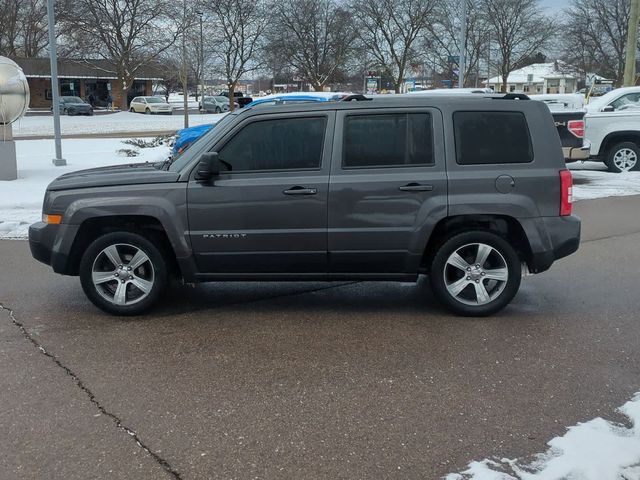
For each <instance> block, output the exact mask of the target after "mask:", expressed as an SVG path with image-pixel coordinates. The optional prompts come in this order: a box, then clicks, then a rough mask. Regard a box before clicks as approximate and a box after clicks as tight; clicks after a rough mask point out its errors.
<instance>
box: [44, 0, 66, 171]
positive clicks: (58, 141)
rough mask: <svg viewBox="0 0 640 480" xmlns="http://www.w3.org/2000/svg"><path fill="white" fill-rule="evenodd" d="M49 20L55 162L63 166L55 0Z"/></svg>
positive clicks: (50, 4) (50, 2) (49, 9)
mask: <svg viewBox="0 0 640 480" xmlns="http://www.w3.org/2000/svg"><path fill="white" fill-rule="evenodd" d="M47 21H48V23H49V57H50V61H51V98H52V100H53V138H54V142H55V145H56V156H55V158H54V159H53V164H54V165H55V166H56V167H63V166H65V165H66V164H67V161H66V160H65V159H64V158H62V138H61V136H60V96H59V90H58V89H59V86H58V51H57V48H58V47H57V45H56V19H55V14H54V11H53V0H47Z"/></svg>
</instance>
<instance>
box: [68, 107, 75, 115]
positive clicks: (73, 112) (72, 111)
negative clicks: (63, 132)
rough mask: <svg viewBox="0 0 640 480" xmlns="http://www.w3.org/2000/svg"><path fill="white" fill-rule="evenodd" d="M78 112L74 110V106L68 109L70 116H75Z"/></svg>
mask: <svg viewBox="0 0 640 480" xmlns="http://www.w3.org/2000/svg"><path fill="white" fill-rule="evenodd" d="M75 114H76V111H75V110H73V109H72V108H70V109H69V110H67V115H68V116H69V117H73V116H74V115H75Z"/></svg>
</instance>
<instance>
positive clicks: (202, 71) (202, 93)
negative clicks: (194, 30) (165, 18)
mask: <svg viewBox="0 0 640 480" xmlns="http://www.w3.org/2000/svg"><path fill="white" fill-rule="evenodd" d="M200 84H201V85H202V91H201V92H200V99H201V100H202V106H204V34H203V30H202V12H200Z"/></svg>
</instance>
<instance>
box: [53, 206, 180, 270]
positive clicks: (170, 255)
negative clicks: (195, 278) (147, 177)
mask: <svg viewBox="0 0 640 480" xmlns="http://www.w3.org/2000/svg"><path fill="white" fill-rule="evenodd" d="M117 231H127V232H132V233H137V234H139V235H142V236H144V237H145V238H147V239H148V240H149V241H151V242H152V243H153V244H154V245H155V246H156V247H158V249H159V250H160V251H161V252H162V253H163V254H164V255H165V256H166V262H167V265H168V266H169V269H170V272H171V273H172V274H175V275H177V276H181V275H182V271H181V268H180V265H179V263H178V261H177V258H176V252H175V249H174V247H173V245H172V244H171V241H170V240H169V236H168V234H167V232H166V230H165V228H164V226H163V225H162V223H161V222H160V220H158V219H157V218H156V217H153V216H150V215H111V216H101V217H92V218H87V219H86V220H84V221H83V222H82V223H81V224H80V226H79V228H78V232H77V234H76V236H75V238H74V240H73V243H72V244H71V248H70V251H69V261H68V263H67V268H66V270H67V271H66V272H64V273H66V274H68V275H78V272H79V268H80V261H81V259H82V255H83V252H84V251H85V250H86V249H87V247H88V246H89V245H90V244H91V242H93V241H94V240H96V239H97V238H99V237H101V236H102V235H104V234H107V233H112V232H117Z"/></svg>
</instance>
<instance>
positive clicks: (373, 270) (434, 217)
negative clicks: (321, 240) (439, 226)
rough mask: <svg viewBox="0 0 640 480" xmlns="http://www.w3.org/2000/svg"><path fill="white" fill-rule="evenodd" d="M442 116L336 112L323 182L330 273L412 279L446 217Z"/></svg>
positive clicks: (418, 111)
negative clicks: (328, 166)
mask: <svg viewBox="0 0 640 480" xmlns="http://www.w3.org/2000/svg"><path fill="white" fill-rule="evenodd" d="M442 132H443V128H442V115H441V113H440V111H439V110H437V109H434V108H411V109H406V108H405V109H374V108H366V109H354V110H350V111H349V110H343V111H338V113H337V116H336V134H335V140H334V148H333V158H332V167H331V181H330V185H329V242H328V243H329V271H330V273H331V274H335V275H340V274H347V273H358V274H364V275H365V276H367V275H368V276H371V277H376V276H382V277H396V276H403V275H414V274H415V273H416V272H417V270H418V266H419V264H420V260H421V258H422V254H423V252H424V248H425V245H426V241H427V239H428V235H429V233H430V229H432V228H433V226H434V225H435V224H436V223H437V221H438V220H440V219H441V218H443V217H444V216H446V211H447V179H446V168H445V161H444V146H443V133H442Z"/></svg>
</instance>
